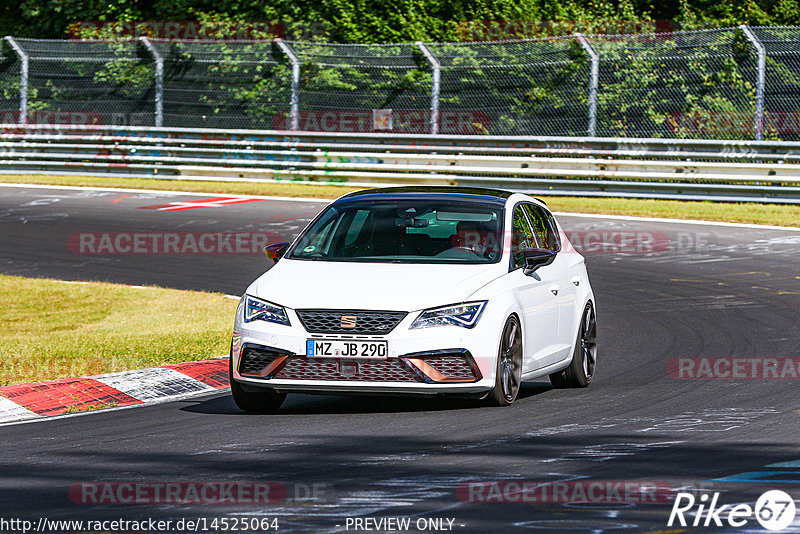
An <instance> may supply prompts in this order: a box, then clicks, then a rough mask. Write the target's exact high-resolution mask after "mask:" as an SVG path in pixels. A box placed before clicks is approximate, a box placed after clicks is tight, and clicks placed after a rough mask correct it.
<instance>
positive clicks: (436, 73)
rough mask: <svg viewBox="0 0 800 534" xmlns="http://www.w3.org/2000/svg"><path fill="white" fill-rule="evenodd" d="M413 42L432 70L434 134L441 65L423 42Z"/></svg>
mask: <svg viewBox="0 0 800 534" xmlns="http://www.w3.org/2000/svg"><path fill="white" fill-rule="evenodd" d="M415 44H416V45H417V48H419V49H420V51H421V52H422V55H424V56H425V59H427V60H428V63H430V66H431V70H432V71H433V83H432V84H431V135H436V134H437V133H439V94H440V91H441V82H442V65H441V64H440V63H439V60H438V59H436V56H434V55H433V52H431V51H430V49H428V47H427V46H425V43H423V42H421V41H417V42H416V43H415Z"/></svg>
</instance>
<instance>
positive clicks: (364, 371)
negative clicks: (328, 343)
mask: <svg viewBox="0 0 800 534" xmlns="http://www.w3.org/2000/svg"><path fill="white" fill-rule="evenodd" d="M272 378H276V379H287V380H350V381H362V382H364V381H368V382H419V381H420V378H419V377H418V376H417V374H416V373H415V372H414V371H412V370H411V369H409V367H408V366H407V365H406V364H405V362H403V361H402V360H401V359H399V358H390V359H387V360H366V359H365V360H342V359H339V358H330V359H328V358H325V359H322V358H304V357H300V356H297V357H291V358H288V359H287V361H286V363H285V364H284V365H283V367H282V368H281V369H280V371H278V372H277V373H276V374H274V375H273V376H272Z"/></svg>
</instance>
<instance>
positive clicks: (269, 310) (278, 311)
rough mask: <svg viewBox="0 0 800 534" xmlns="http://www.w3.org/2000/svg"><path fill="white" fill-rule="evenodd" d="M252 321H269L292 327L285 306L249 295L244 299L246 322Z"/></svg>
mask: <svg viewBox="0 0 800 534" xmlns="http://www.w3.org/2000/svg"><path fill="white" fill-rule="evenodd" d="M251 321H267V322H270V323H278V324H283V325H286V326H291V323H290V322H289V316H288V315H286V309H285V308H284V307H283V306H278V305H277V304H273V303H271V302H267V301H266V300H261V299H257V298H255V297H251V296H250V295H247V296H245V298H244V322H246V323H249V322H251Z"/></svg>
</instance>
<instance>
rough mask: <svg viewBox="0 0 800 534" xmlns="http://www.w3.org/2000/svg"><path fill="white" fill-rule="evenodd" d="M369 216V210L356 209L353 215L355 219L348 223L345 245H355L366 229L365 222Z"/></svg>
mask: <svg viewBox="0 0 800 534" xmlns="http://www.w3.org/2000/svg"><path fill="white" fill-rule="evenodd" d="M368 216H369V210H354V213H353V215H352V217H353V220H352V221H351V222H350V224H349V225H348V228H347V233H346V234H345V237H344V246H345V247H350V246H353V244H354V243H355V242H356V240H357V239H358V238H359V236H360V235H361V232H362V230H363V229H364V223H365V222H367V217H368Z"/></svg>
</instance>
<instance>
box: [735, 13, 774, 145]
mask: <svg viewBox="0 0 800 534" xmlns="http://www.w3.org/2000/svg"><path fill="white" fill-rule="evenodd" d="M739 29H740V30H742V32H743V33H744V34H745V36H746V37H747V39H748V40H749V41H750V43H752V45H753V46H754V47H755V49H756V51H757V52H758V82H757V83H758V86H757V87H756V117H755V130H756V141H761V140H762V139H764V85H765V83H766V75H767V50H766V48H764V45H763V44H761V41H759V40H758V37H756V35H755V34H754V33H753V32H752V31H751V30H750V28H749V27H748V26H747V25H746V24H742V25H741V26H739Z"/></svg>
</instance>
